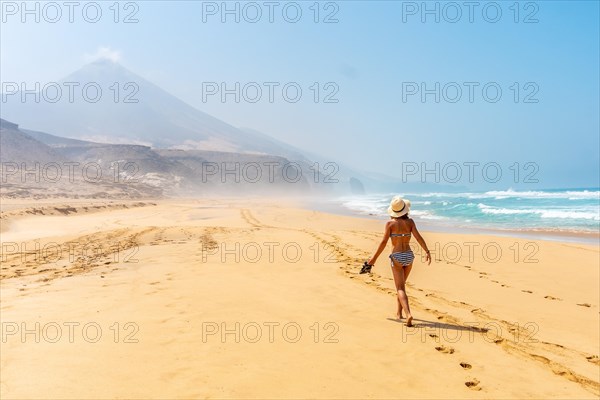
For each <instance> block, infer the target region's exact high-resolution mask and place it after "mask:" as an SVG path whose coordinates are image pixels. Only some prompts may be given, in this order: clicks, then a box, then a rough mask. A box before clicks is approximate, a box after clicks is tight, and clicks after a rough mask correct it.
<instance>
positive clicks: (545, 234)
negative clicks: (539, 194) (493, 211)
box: [304, 199, 600, 245]
mask: <svg viewBox="0 0 600 400" xmlns="http://www.w3.org/2000/svg"><path fill="white" fill-rule="evenodd" d="M304 207H306V208H307V209H309V210H314V211H320V212H324V213H329V214H334V215H342V216H347V217H356V218H363V219H368V220H374V221H387V220H388V218H387V217H385V216H379V215H375V214H364V213H360V212H358V211H354V210H351V209H349V208H347V207H344V206H343V205H341V204H336V203H335V202H334V201H331V200H325V199H321V200H312V201H308V202H307V203H305V204H304ZM412 218H413V219H414V220H415V221H416V222H417V224H418V227H419V230H422V231H424V232H436V233H450V234H465V235H491V236H500V237H513V238H517V239H531V240H545V241H552V242H566V243H580V244H588V245H590V244H591V245H598V244H600V231H599V232H591V231H590V232H588V231H557V230H547V229H541V228H540V229H535V228H531V229H510V228H496V227H482V226H471V227H467V226H461V225H454V226H450V225H448V224H442V223H435V222H431V221H430V220H426V219H421V218H419V217H412Z"/></svg>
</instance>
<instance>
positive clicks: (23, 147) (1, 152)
mask: <svg viewBox="0 0 600 400" xmlns="http://www.w3.org/2000/svg"><path fill="white" fill-rule="evenodd" d="M0 159H1V160H2V163H3V165H5V163H17V164H20V163H22V162H25V163H36V162H37V163H40V164H45V163H51V162H63V161H64V158H63V157H62V156H61V155H60V154H59V153H58V152H57V151H55V150H54V149H53V148H52V147H50V146H48V145H47V144H45V143H42V142H40V141H39V140H36V139H34V138H33V137H31V136H29V135H27V134H26V133H24V132H22V131H21V130H20V129H19V126H18V125H17V124H14V123H12V122H9V121H6V120H4V119H0ZM5 166H6V167H8V166H7V165H5Z"/></svg>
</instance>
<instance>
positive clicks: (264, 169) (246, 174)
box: [0, 120, 336, 198]
mask: <svg viewBox="0 0 600 400" xmlns="http://www.w3.org/2000/svg"><path fill="white" fill-rule="evenodd" d="M0 122H1V124H0V139H1V143H0V145H1V147H0V150H1V154H0V161H1V164H0V168H5V170H4V171H3V174H2V177H3V185H2V187H1V188H0V195H1V196H2V197H12V198H15V197H36V198H45V197H56V196H59V197H99V198H142V197H153V198H156V197H163V196H181V195H183V196H196V195H204V194H216V193H221V194H223V193H225V194H230V195H246V194H258V193H274V194H296V195H298V194H311V193H312V194H326V193H331V192H332V191H333V190H335V189H336V188H335V187H333V186H332V185H326V184H323V182H321V181H320V180H313V179H312V178H313V176H314V174H315V171H314V168H313V169H311V167H312V165H311V164H310V163H309V162H307V161H302V160H297V161H290V160H288V159H286V158H284V157H281V156H273V155H268V154H250V153H231V152H218V151H208V150H180V149H152V148H150V147H149V146H142V145H136V144H112V143H96V142H90V141H85V140H79V139H69V138H63V137H60V136H55V135H52V134H48V133H45V132H39V131H31V130H20V129H19V127H18V125H17V124H14V123H11V122H8V121H5V120H0ZM25 171H36V172H35V173H31V172H29V173H27V174H25V175H24V174H23V172H25ZM55 175H58V178H57V179H55V178H54V176H55Z"/></svg>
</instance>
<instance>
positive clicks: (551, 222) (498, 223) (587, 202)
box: [337, 188, 600, 233]
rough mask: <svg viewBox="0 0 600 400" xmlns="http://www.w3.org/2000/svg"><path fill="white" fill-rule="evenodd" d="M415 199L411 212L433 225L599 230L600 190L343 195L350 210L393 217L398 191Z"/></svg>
mask: <svg viewBox="0 0 600 400" xmlns="http://www.w3.org/2000/svg"><path fill="white" fill-rule="evenodd" d="M395 195H400V196H402V197H404V198H406V199H409V200H410V201H411V211H410V215H411V217H412V218H414V219H415V221H422V222H424V223H426V224H427V225H439V226H441V227H448V228H450V227H454V228H456V227H459V228H483V229H500V230H512V231H514V230H523V231H547V232H557V233H560V232H572V233H598V232H599V230H600V189H597V188H594V189H589V188H588V189H555V190H536V191H518V190H512V189H508V190H503V191H487V192H465V193H440V192H432V193H378V194H369V195H362V196H347V197H342V198H339V199H337V202H338V203H341V204H342V206H343V207H344V208H346V209H347V210H349V211H351V212H353V213H357V214H362V215H371V216H381V217H384V216H387V212H386V210H387V207H388V205H389V202H390V200H391V199H392V197H393V196H395Z"/></svg>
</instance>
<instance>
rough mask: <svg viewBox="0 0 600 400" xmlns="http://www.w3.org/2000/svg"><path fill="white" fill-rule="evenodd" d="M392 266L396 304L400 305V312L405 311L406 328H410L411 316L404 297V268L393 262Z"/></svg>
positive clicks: (406, 298)
mask: <svg viewBox="0 0 600 400" xmlns="http://www.w3.org/2000/svg"><path fill="white" fill-rule="evenodd" d="M392 262H393V264H394V266H393V267H392V273H393V274H394V283H395V284H396V292H397V293H398V302H399V303H400V307H401V308H400V309H399V311H400V312H401V311H402V309H404V310H405V311H406V326H412V319H413V317H412V314H411V313H410V307H409V305H408V296H406V287H405V277H404V268H403V267H402V265H400V263H398V262H397V261H395V260H393V261H392Z"/></svg>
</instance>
